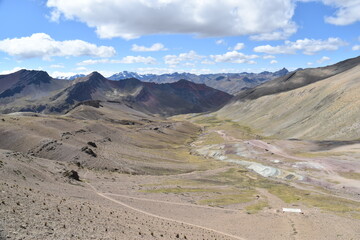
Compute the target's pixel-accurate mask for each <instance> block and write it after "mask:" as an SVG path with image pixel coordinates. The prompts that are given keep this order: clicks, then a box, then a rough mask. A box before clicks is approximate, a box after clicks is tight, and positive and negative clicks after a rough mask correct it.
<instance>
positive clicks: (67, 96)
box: [0, 70, 232, 116]
mask: <svg viewBox="0 0 360 240" xmlns="http://www.w3.org/2000/svg"><path fill="white" fill-rule="evenodd" d="M0 81H1V88H0V111H1V112H3V113H10V112H18V111H21V112H24V111H30V112H44V113H65V112H67V111H69V110H71V109H72V108H74V107H75V106H77V105H78V104H79V103H81V102H84V101H105V102H106V101H111V102H117V103H119V104H125V105H127V106H128V107H130V108H135V109H138V110H141V111H143V112H147V113H152V114H160V115H166V116H167V115H174V114H182V113H191V112H204V111H212V110H215V109H218V108H220V107H222V106H223V105H224V104H226V103H227V102H228V101H229V100H230V99H231V98H232V96H231V95H230V94H227V93H225V92H222V91H220V90H216V89H213V88H210V87H207V86H206V85H204V84H196V83H193V82H190V81H187V80H179V81H177V82H174V83H164V84H157V83H150V82H141V81H140V80H138V79H135V78H129V79H124V80H121V81H112V80H108V79H106V78H105V77H103V76H102V75H101V74H99V73H97V72H93V73H91V74H89V75H87V76H85V77H80V78H76V79H75V80H72V81H69V80H59V79H54V78H51V77H50V76H49V75H48V74H47V73H46V72H44V71H28V70H20V71H18V72H15V73H13V74H9V75H2V76H0Z"/></svg>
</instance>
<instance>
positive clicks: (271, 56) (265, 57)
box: [263, 55, 276, 59]
mask: <svg viewBox="0 0 360 240" xmlns="http://www.w3.org/2000/svg"><path fill="white" fill-rule="evenodd" d="M274 58H276V57H275V56H273V55H265V56H263V59H274Z"/></svg>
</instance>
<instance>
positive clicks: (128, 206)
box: [86, 182, 245, 240]
mask: <svg viewBox="0 0 360 240" xmlns="http://www.w3.org/2000/svg"><path fill="white" fill-rule="evenodd" d="M86 184H87V185H89V186H90V187H91V188H92V189H93V191H94V193H96V194H97V195H98V196H100V197H102V198H105V199H107V200H109V201H112V202H114V203H116V204H119V205H121V206H123V207H126V208H129V209H131V210H133V211H136V212H138V213H141V214H145V215H147V216H150V217H154V218H158V219H161V220H165V221H170V222H175V223H178V224H183V225H188V226H191V227H195V228H200V229H203V230H206V231H210V232H214V233H217V234H220V235H223V236H226V237H230V238H232V239H238V240H245V238H242V237H239V236H235V235H232V234H229V233H225V232H221V231H218V230H215V229H212V228H207V227H203V226H200V225H196V224H192V223H188V222H183V221H179V220H176V219H172V218H167V217H162V216H159V215H156V214H153V213H149V212H146V211H143V210H141V209H138V208H135V207H132V206H130V205H128V204H126V203H123V202H121V201H119V200H116V199H113V198H111V197H109V196H107V195H105V194H104V193H102V192H99V191H97V190H96V188H95V187H94V186H93V185H91V184H90V183H88V182H87V183H86Z"/></svg>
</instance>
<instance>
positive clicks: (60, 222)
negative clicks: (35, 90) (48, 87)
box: [0, 103, 360, 239]
mask: <svg viewBox="0 0 360 240" xmlns="http://www.w3.org/2000/svg"><path fill="white" fill-rule="evenodd" d="M115 110H116V111H115ZM0 132H1V141H0V148H1V149H3V150H1V151H0V160H1V162H0V172H1V180H0V188H1V189H0V194H1V195H0V204H1V208H0V215H1V217H2V218H1V219H2V221H1V222H0V230H1V232H0V236H2V237H1V238H3V239H358V238H360V230H359V228H358V226H359V225H360V202H359V193H360V192H359V187H358V186H360V185H359V184H358V183H359V182H360V181H359V173H358V172H356V171H354V169H358V164H359V163H358V161H357V159H359V145H358V144H357V143H352V144H350V143H343V144H338V145H334V144H333V145H332V144H331V143H319V142H311V141H295V140H279V139H269V138H265V137H262V136H261V135H260V134H258V133H255V132H253V131H252V130H251V129H249V128H247V127H243V126H241V125H239V124H237V123H235V122H232V121H222V120H219V119H216V118H214V117H209V116H207V115H206V114H205V115H184V116H177V117H174V118H172V119H162V118H159V117H155V116H149V115H145V114H142V113H140V112H137V111H135V110H132V109H130V108H127V107H126V106H119V105H118V104H111V103H106V104H103V107H100V108H94V107H91V106H79V107H77V108H76V109H74V110H73V111H71V112H69V113H68V114H67V115H64V116H50V115H41V114H26V113H21V114H10V115H2V116H1V118H0ZM344 163H345V164H344ZM264 169H265V170H264ZM267 169H269V170H270V171H268V170H267ZM272 169H277V170H278V171H275V174H272V173H273V172H272V171H271V170H272ZM71 170H73V171H76V172H77V173H78V175H79V178H80V179H79V180H80V181H77V180H76V176H75V175H74V174H73V172H71ZM268 173H269V174H268ZM283 208H297V209H298V208H299V209H301V211H302V213H286V212H283V211H282V209H283Z"/></svg>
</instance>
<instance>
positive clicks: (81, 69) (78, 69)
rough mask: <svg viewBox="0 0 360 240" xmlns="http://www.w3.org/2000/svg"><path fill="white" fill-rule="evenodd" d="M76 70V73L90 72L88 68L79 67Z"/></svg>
mask: <svg viewBox="0 0 360 240" xmlns="http://www.w3.org/2000/svg"><path fill="white" fill-rule="evenodd" d="M75 70H76V71H82V72H84V71H88V69H87V68H86V67H77V68H76V69H75Z"/></svg>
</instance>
